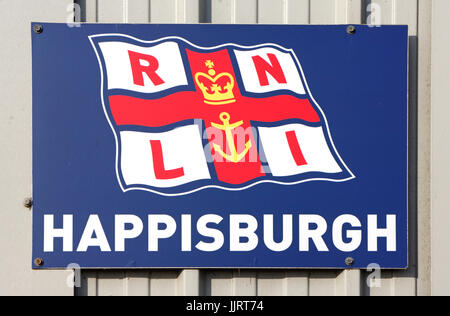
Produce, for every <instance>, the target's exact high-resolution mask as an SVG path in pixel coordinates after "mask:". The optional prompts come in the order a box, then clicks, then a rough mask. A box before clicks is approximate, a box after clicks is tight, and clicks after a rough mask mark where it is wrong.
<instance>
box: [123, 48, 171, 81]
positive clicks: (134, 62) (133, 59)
mask: <svg viewBox="0 0 450 316" xmlns="http://www.w3.org/2000/svg"><path fill="white" fill-rule="evenodd" d="M128 56H129V57H130V64H131V70H132V72H133V81H134V84H135V85H138V86H144V73H145V74H147V76H148V77H149V78H150V80H151V82H152V83H153V84H154V85H155V86H159V85H161V84H163V83H164V80H162V79H161V77H160V76H158V74H157V73H156V70H158V68H159V62H158V59H156V58H155V57H153V56H151V55H146V54H141V53H137V52H132V51H130V50H129V51H128ZM142 61H146V62H147V63H148V65H142Z"/></svg>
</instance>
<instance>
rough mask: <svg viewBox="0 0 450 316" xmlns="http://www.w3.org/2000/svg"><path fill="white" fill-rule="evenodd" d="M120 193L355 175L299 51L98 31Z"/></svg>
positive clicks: (238, 187)
mask: <svg viewBox="0 0 450 316" xmlns="http://www.w3.org/2000/svg"><path fill="white" fill-rule="evenodd" d="M90 40H91V43H92V45H93V47H94V49H95V52H96V54H97V57H98V61H99V65H100V70H101V77H102V83H101V99H102V103H103V109H104V112H105V115H106V118H107V120H108V122H109V124H110V125H111V128H112V130H113V133H114V136H115V140H116V157H115V159H116V174H117V179H118V182H119V184H120V186H121V188H122V190H123V191H129V190H146V191H150V192H153V193H157V194H161V195H166V196H174V195H184V194H190V193H193V192H196V191H199V190H203V189H207V188H215V189H221V190H245V189H248V188H250V187H252V186H256V185H259V184H262V183H276V184H279V185H293V184H300V183H302V182H306V181H313V180H318V181H333V182H342V181H346V180H350V179H352V178H354V175H353V174H352V173H351V171H350V170H349V168H348V167H347V166H346V164H345V163H344V161H343V160H342V159H341V157H340V155H339V153H338V151H337V149H336V147H335V144H334V143H333V140H332V138H331V134H330V130H329V127H328V122H327V119H326V117H325V113H324V112H323V111H322V109H321V108H320V107H319V105H318V104H317V102H316V101H315V100H314V97H313V96H312V95H311V92H310V90H309V88H308V85H307V82H306V79H305V75H304V73H303V70H302V67H301V64H300V61H299V59H298V58H297V56H296V54H295V52H294V51H293V50H290V49H287V48H284V47H281V46H279V45H276V44H273V43H264V44H258V45H255V46H241V45H238V44H223V45H220V46H216V47H199V46H197V45H195V44H193V43H190V42H189V41H187V40H185V39H183V38H179V37H168V38H162V39H159V40H155V41H142V40H139V39H136V38H132V37H129V36H125V35H94V36H91V37H90Z"/></svg>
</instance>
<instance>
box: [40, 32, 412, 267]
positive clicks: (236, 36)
mask: <svg viewBox="0 0 450 316" xmlns="http://www.w3.org/2000/svg"><path fill="white" fill-rule="evenodd" d="M41 25H42V28H40V29H39V28H36V27H34V25H33V33H32V41H33V215H34V216H33V259H34V261H33V267H34V268H64V267H67V266H68V265H70V264H78V265H79V266H81V267H83V268H145V267H149V268H194V267H195V268H202V267H211V268H225V267H228V268H349V267H352V268H365V267H367V266H369V265H371V264H377V265H379V266H380V267H382V268H406V267H407V265H408V261H407V260H408V251H407V221H408V216H407V161H408V157H407V144H408V137H407V136H408V130H407V118H408V108H407V52H408V51H407V49H408V30H407V27H404V26H383V27H368V26H357V27H356V32H347V27H346V26H267V25H265V26H262V25H254V26H250V25H125V24H83V25H81V26H80V27H68V26H67V25H66V24H41ZM36 29H39V32H36ZM35 259H38V260H35Z"/></svg>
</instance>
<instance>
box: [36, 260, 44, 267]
mask: <svg viewBox="0 0 450 316" xmlns="http://www.w3.org/2000/svg"><path fill="white" fill-rule="evenodd" d="M34 265H35V266H37V267H42V266H43V265H44V259H42V258H36V259H34Z"/></svg>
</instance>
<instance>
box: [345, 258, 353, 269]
mask: <svg viewBox="0 0 450 316" xmlns="http://www.w3.org/2000/svg"><path fill="white" fill-rule="evenodd" d="M354 263H355V259H353V258H352V257H348V258H346V259H345V264H346V265H347V266H349V267H351V266H352V265H353V264H354Z"/></svg>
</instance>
